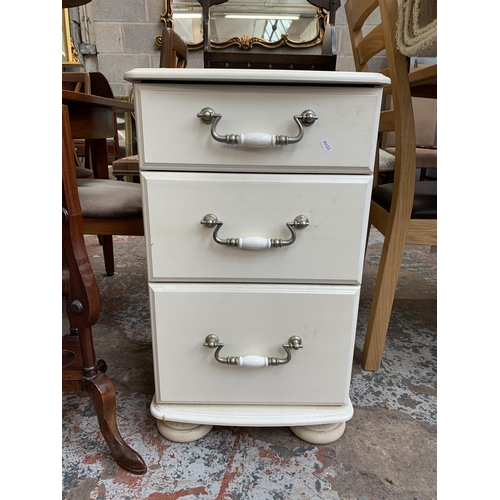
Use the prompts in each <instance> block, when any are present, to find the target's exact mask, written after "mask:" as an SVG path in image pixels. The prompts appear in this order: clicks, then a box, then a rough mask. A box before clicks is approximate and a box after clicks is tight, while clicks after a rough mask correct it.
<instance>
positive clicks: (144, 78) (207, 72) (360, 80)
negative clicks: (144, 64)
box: [124, 68, 391, 87]
mask: <svg viewBox="0 0 500 500" xmlns="http://www.w3.org/2000/svg"><path fill="white" fill-rule="evenodd" d="M124 79H125V80H127V81H129V82H132V83H139V82H179V81H189V82H235V83H282V84H307V85H361V86H371V87H372V86H377V87H382V86H386V85H390V83H391V80H390V79H389V78H387V77H386V76H384V75H382V74H380V73H368V72H362V73H358V72H354V71H307V70H286V69H281V70H280V69H265V70H262V69H225V68H136V69H132V70H130V71H127V72H126V73H125V75H124Z"/></svg>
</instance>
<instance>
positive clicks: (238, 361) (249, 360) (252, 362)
mask: <svg viewBox="0 0 500 500" xmlns="http://www.w3.org/2000/svg"><path fill="white" fill-rule="evenodd" d="M203 345H204V346H205V347H208V348H209V349H215V354H214V357H215V360H216V361H217V362H218V363H222V364H223V365H233V366H248V367H250V368H262V367H264V366H279V365H286V364H287V363H288V362H289V361H290V360H291V359H292V351H291V350H292V349H293V350H294V351H298V350H299V349H302V347H303V345H302V339H301V338H300V337H299V336H298V335H293V336H292V337H290V338H289V339H288V344H283V346H282V347H283V349H285V352H286V358H274V357H268V356H256V355H253V354H251V355H247V356H228V357H227V358H221V357H220V355H219V354H220V351H221V349H222V348H223V347H224V344H221V343H220V342H219V337H217V335H213V334H212V335H207V337H206V339H205V343H204V344H203Z"/></svg>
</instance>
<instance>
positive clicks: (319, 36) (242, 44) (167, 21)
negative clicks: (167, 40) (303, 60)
mask: <svg viewBox="0 0 500 500" xmlns="http://www.w3.org/2000/svg"><path fill="white" fill-rule="evenodd" d="M163 4H164V12H163V13H162V14H160V21H161V22H162V23H163V26H164V27H167V26H168V27H170V28H173V27H174V20H173V0H163ZM316 13H317V16H318V19H317V27H318V31H317V33H316V36H315V37H313V38H311V39H310V40H292V39H291V38H289V37H288V35H287V34H286V33H285V34H284V35H282V36H281V38H280V39H279V40H277V41H276V42H268V41H267V40H264V39H263V38H260V37H255V36H254V37H251V38H250V37H249V36H248V35H242V36H241V37H233V38H229V39H227V40H223V41H222V42H216V41H214V40H210V46H211V48H212V49H217V50H224V49H227V48H229V47H234V46H236V47H237V48H239V49H241V50H251V49H252V48H253V47H256V46H259V47H264V48H266V49H277V48H278V47H282V46H286V47H290V48H292V49H308V48H311V47H315V46H316V45H320V44H321V43H323V37H324V35H325V25H326V23H327V19H328V11H326V10H325V9H317V10H316ZM155 45H156V48H157V49H160V48H161V35H159V36H157V37H156V39H155ZM187 46H188V50H191V51H194V50H200V49H202V48H203V40H202V41H201V42H199V43H191V42H187Z"/></svg>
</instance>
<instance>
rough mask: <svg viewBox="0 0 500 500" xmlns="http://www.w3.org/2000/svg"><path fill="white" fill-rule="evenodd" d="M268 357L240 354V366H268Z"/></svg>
mask: <svg viewBox="0 0 500 500" xmlns="http://www.w3.org/2000/svg"><path fill="white" fill-rule="evenodd" d="M267 365H268V362H267V358H266V357H265V356H256V355H254V354H250V355H248V356H240V357H239V358H238V366H248V367H250V368H262V367H264V366H267Z"/></svg>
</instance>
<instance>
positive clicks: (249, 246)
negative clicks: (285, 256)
mask: <svg viewBox="0 0 500 500" xmlns="http://www.w3.org/2000/svg"><path fill="white" fill-rule="evenodd" d="M200 224H203V225H204V226H205V227H208V228H209V229H210V228H215V229H214V232H213V238H214V241H215V242H216V243H218V244H219V245H224V246H227V247H234V248H241V249H242V250H265V249H267V248H280V247H286V246H289V245H291V244H292V243H294V242H295V240H296V238H297V235H296V233H295V229H303V228H305V227H307V226H308V225H309V219H308V218H307V217H306V216H305V215H297V217H295V220H294V221H293V222H287V223H286V225H287V227H288V229H289V230H290V232H291V233H292V235H291V237H290V238H289V239H288V240H282V239H278V238H263V237H261V236H248V237H246V238H226V239H222V238H219V236H218V233H219V229H220V228H221V227H222V224H224V223H223V222H222V221H220V220H218V219H217V216H216V215H214V214H207V215H205V217H203V220H201V221H200Z"/></svg>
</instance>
